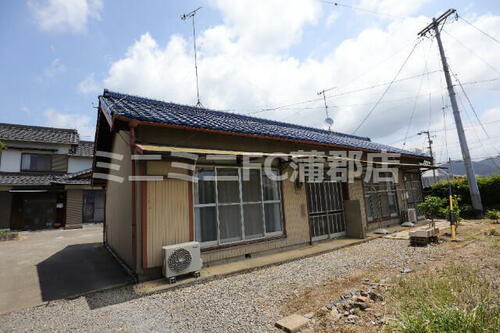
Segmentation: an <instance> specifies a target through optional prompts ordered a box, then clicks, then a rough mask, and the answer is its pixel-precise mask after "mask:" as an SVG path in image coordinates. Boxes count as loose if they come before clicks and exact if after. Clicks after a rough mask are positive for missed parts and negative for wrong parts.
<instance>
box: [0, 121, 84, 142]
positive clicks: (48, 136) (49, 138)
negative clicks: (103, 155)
mask: <svg viewBox="0 0 500 333" xmlns="http://www.w3.org/2000/svg"><path fill="white" fill-rule="evenodd" d="M0 140H8V141H26V142H42V143H60V144H70V145H76V144H78V141H79V136H78V132H77V130H75V129H65V128H53V127H40V126H28V125H18V124H4V123H0Z"/></svg>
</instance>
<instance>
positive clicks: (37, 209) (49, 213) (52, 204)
mask: <svg viewBox="0 0 500 333" xmlns="http://www.w3.org/2000/svg"><path fill="white" fill-rule="evenodd" d="M55 213H56V197H55V195H53V194H52V193H51V194H49V193H47V194H43V195H26V196H25V197H24V198H23V215H24V228H26V229H42V228H47V227H51V226H52V224H54V221H55V215H56V214H55Z"/></svg>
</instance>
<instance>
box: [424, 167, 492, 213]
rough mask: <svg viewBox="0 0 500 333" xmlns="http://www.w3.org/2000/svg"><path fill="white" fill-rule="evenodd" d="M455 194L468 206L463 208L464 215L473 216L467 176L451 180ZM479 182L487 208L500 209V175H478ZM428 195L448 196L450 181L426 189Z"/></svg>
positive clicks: (462, 203)
mask: <svg viewBox="0 0 500 333" xmlns="http://www.w3.org/2000/svg"><path fill="white" fill-rule="evenodd" d="M450 182H451V189H452V192H453V195H457V196H458V197H459V198H460V203H461V206H463V207H467V209H464V210H463V215H464V217H472V209H471V208H470V209H469V208H468V207H472V206H471V205H472V202H471V199H470V192H469V183H468V182H467V179H466V178H455V179H453V180H451V181H450ZM477 184H478V186H479V192H480V193H481V200H482V202H483V206H484V208H485V209H500V175H493V176H488V177H478V178H477ZM425 194H426V195H431V196H437V197H440V198H448V196H449V192H448V181H442V182H439V183H436V184H434V185H433V186H432V187H431V188H429V189H426V191H425Z"/></svg>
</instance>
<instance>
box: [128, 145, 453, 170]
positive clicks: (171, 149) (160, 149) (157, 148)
mask: <svg viewBox="0 0 500 333" xmlns="http://www.w3.org/2000/svg"><path fill="white" fill-rule="evenodd" d="M136 147H137V148H139V149H140V150H142V151H143V152H154V153H188V154H205V155H239V156H250V157H267V156H274V157H282V158H307V157H325V155H322V154H316V155H315V154H292V153H264V152H253V151H241V150H221V149H205V148H191V147H177V146H164V145H153V144H136ZM327 156H329V157H331V155H327ZM335 158H337V159H340V160H346V161H356V162H357V161H359V160H357V159H354V158H349V157H340V156H337V157H335ZM361 162H362V163H365V164H377V165H392V166H400V167H414V168H426V169H447V168H446V167H441V166H438V165H428V164H415V163H395V162H378V161H370V162H368V161H365V160H361Z"/></svg>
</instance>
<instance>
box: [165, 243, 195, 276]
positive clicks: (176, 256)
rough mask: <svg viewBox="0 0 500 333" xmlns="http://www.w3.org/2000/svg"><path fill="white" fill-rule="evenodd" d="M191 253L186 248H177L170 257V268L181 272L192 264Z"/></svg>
mask: <svg viewBox="0 0 500 333" xmlns="http://www.w3.org/2000/svg"><path fill="white" fill-rule="evenodd" d="M191 260H192V257H191V253H190V252H189V251H188V250H186V249H182V248H181V249H177V250H175V251H174V252H172V254H171V255H170V256H169V257H168V268H170V269H171V270H172V271H174V272H181V271H183V270H185V269H186V268H188V267H189V265H190V264H191Z"/></svg>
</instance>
